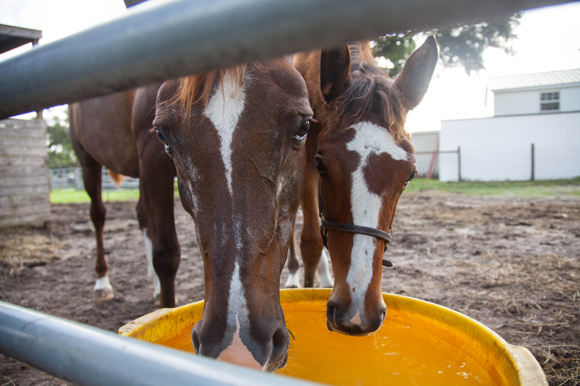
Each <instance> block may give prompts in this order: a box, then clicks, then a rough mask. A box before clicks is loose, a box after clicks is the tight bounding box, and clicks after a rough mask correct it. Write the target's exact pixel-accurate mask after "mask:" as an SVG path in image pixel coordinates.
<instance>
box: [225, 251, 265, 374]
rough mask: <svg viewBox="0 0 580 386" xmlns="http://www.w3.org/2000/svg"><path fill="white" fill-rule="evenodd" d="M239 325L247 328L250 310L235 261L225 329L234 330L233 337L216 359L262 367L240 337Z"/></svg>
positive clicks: (238, 267) (238, 266)
mask: <svg viewBox="0 0 580 386" xmlns="http://www.w3.org/2000/svg"><path fill="white" fill-rule="evenodd" d="M241 327H242V328H245V329H246V331H248V330H249V327H250V312H249V311H248V307H247V304H246V298H245V296H244V287H243V285H242V281H241V280H240V265H239V264H238V262H237V261H236V263H235V267H234V273H233V274H232V279H231V282H230V294H229V298H228V314H227V330H228V331H234V333H233V339H232V343H230V345H229V346H228V347H227V348H226V349H225V350H224V351H222V352H221V353H220V355H219V356H218V359H220V360H226V361H228V362H233V363H238V364H242V365H244V366H250V367H254V368H258V369H262V366H260V364H259V363H258V361H257V360H256V359H255V358H254V356H253V354H252V352H251V351H250V349H248V347H246V345H245V344H244V342H243V341H242V339H241V337H240V329H241ZM226 358H227V359H226Z"/></svg>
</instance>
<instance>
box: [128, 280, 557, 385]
mask: <svg viewBox="0 0 580 386" xmlns="http://www.w3.org/2000/svg"><path fill="white" fill-rule="evenodd" d="M329 296H330V290H328V289H300V290H282V291H280V300H281V302H282V308H283V309H284V315H285V317H286V325H287V327H288V329H289V330H290V332H291V335H292V336H291V340H290V349H289V350H288V364H287V366H286V367H285V368H283V369H281V370H278V372H277V373H278V374H281V375H287V376H293V377H298V378H302V379H307V380H310V381H315V382H320V383H327V384H332V385H344V386H354V385H437V384H453V385H486V386H488V385H498V386H499V385H509V386H516V385H521V386H532V385H533V386H539V385H547V384H548V383H547V382H546V377H545V375H544V373H543V372H542V369H541V367H540V365H539V364H538V362H537V361H536V360H535V358H534V357H533V356H532V354H531V353H530V352H529V351H528V350H527V349H525V348H523V347H520V346H513V345H510V344H508V343H507V342H506V341H504V340H503V339H502V338H501V337H500V336H499V335H497V334H496V333H494V332H493V331H491V330H490V329H489V328H487V327H485V326H484V325H482V324H481V323H478V322H476V321H475V320H473V319H471V318H469V317H467V316H465V315H462V314H460V313H458V312H455V311H453V310H450V309H448V308H445V307H441V306H438V305H436V304H432V303H428V302H425V301H421V300H417V299H413V298H408V297H405V296H398V295H391V294H383V298H384V299H385V303H386V304H387V316H386V319H385V322H384V324H383V326H382V327H381V329H380V330H379V331H377V332H376V333H374V334H370V335H369V336H366V337H350V336H344V335H340V334H337V333H334V332H330V331H328V330H327V328H326V302H327V300H328V297H329ZM202 312H203V302H197V303H192V304H187V305H185V306H182V307H179V308H175V309H161V310H158V311H155V312H152V313H150V314H148V315H145V316H143V317H141V318H139V319H137V320H135V321H133V322H131V323H129V324H127V325H125V326H123V327H121V328H120V329H119V333H120V334H121V335H125V336H130V337H134V338H137V339H141V340H145V341H148V342H153V343H158V344H162V345H164V346H169V347H173V348H177V349H180V350H184V351H189V352H193V347H192V344H191V329H192V328H193V326H194V325H195V323H196V322H197V321H198V320H199V319H200V318H201V316H202Z"/></svg>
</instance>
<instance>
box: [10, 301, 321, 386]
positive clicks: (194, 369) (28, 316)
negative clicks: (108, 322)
mask: <svg viewBox="0 0 580 386" xmlns="http://www.w3.org/2000/svg"><path fill="white" fill-rule="evenodd" d="M0 353H2V354H6V355H8V356H11V357H13V358H15V359H17V360H19V361H22V362H25V363H28V364H30V365H32V366H34V367H37V368H39V369H40V370H43V371H46V372H47V373H50V374H52V375H54V376H57V377H59V378H62V379H65V380H67V381H70V382H72V383H74V384H76V385H87V386H98V385H101V386H110V385H119V386H120V385H135V386H148V385H151V386H166V385H204V386H205V385H209V386H225V385H238V386H250V385H277V386H300V385H316V384H314V383H308V382H303V381H299V380H297V379H294V378H287V377H282V376H276V375H273V374H265V373H260V372H258V371H255V370H250V369H246V368H243V367H239V366H234V365H230V364H227V363H224V362H218V361H216V360H213V359H209V358H204V357H199V356H193V355H191V354H187V353H185V352H182V351H178V350H174V349H170V348H167V347H163V346H158V345H154V344H152V343H147V342H143V341H140V340H137V339H133V338H127V337H123V336H119V335H116V334H114V333H112V332H109V331H104V330H100V329H98V328H94V327H90V326H86V325H82V324H79V323H75V322H71V321H67V320H64V319H60V318H56V317H54V316H50V315H47V314H43V313H41V312H37V311H33V310H29V309H26V308H23V307H19V306H15V305H13V304H9V303H5V302H1V301H0Z"/></svg>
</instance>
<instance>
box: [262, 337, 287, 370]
mask: <svg viewBox="0 0 580 386" xmlns="http://www.w3.org/2000/svg"><path fill="white" fill-rule="evenodd" d="M289 345H290V334H288V331H287V330H286V328H278V329H277V330H276V331H275V332H274V335H272V353H271V354H270V359H269V364H268V368H267V370H268V371H276V370H278V369H281V368H282V367H284V366H286V362H287V360H288V346H289Z"/></svg>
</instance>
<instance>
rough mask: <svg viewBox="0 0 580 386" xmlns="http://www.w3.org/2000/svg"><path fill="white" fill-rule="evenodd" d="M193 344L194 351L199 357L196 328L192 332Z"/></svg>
mask: <svg viewBox="0 0 580 386" xmlns="http://www.w3.org/2000/svg"><path fill="white" fill-rule="evenodd" d="M191 342H192V343H193V351H195V353H196V354H198V355H199V346H200V343H199V337H198V336H197V331H195V327H194V328H193V330H191Z"/></svg>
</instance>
